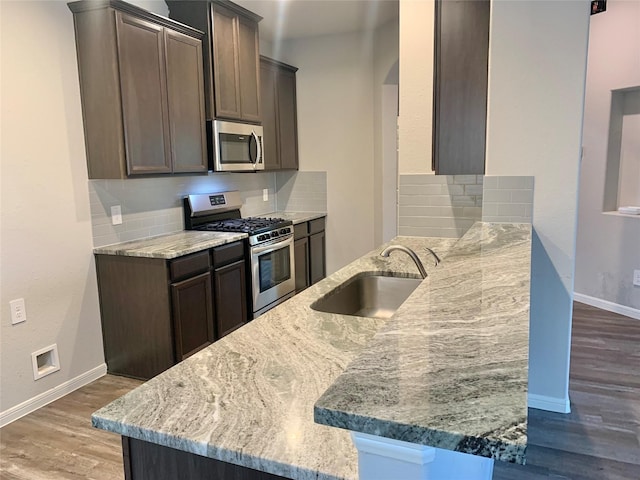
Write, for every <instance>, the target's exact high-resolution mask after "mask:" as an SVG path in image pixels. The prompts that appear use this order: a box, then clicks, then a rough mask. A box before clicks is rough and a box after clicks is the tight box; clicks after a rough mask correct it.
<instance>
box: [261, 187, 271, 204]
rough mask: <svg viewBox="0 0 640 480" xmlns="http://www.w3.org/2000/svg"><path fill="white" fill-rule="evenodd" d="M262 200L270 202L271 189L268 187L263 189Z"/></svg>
mask: <svg viewBox="0 0 640 480" xmlns="http://www.w3.org/2000/svg"><path fill="white" fill-rule="evenodd" d="M262 201H263V202H268V201H269V189H268V188H263V189H262Z"/></svg>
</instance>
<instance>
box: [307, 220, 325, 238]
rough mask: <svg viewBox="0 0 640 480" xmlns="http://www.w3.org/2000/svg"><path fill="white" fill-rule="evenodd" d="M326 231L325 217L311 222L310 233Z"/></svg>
mask: <svg viewBox="0 0 640 480" xmlns="http://www.w3.org/2000/svg"><path fill="white" fill-rule="evenodd" d="M322 231H324V217H322V218H316V219H315V220H311V221H310V222H309V235H313V234H314V233H318V232H322Z"/></svg>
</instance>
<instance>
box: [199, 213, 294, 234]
mask: <svg viewBox="0 0 640 480" xmlns="http://www.w3.org/2000/svg"><path fill="white" fill-rule="evenodd" d="M283 224H290V222H287V221H286V220H284V219H282V218H256V217H247V218H229V219H226V220H219V221H213V222H208V223H205V224H203V225H199V226H197V227H195V229H196V230H206V231H216V232H242V233H256V232H258V231H262V230H266V229H271V228H276V227H279V226H281V225H283Z"/></svg>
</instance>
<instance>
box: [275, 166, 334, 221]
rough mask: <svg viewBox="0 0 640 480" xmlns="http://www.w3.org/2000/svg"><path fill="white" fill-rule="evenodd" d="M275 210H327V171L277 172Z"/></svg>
mask: <svg viewBox="0 0 640 480" xmlns="http://www.w3.org/2000/svg"><path fill="white" fill-rule="evenodd" d="M276 189H277V210H282V211H287V210H289V211H298V212H326V211H327V172H278V173H277V174H276Z"/></svg>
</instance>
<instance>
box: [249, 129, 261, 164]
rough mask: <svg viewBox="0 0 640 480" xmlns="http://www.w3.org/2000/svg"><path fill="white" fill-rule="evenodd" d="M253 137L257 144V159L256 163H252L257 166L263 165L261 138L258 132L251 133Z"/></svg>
mask: <svg viewBox="0 0 640 480" xmlns="http://www.w3.org/2000/svg"><path fill="white" fill-rule="evenodd" d="M251 136H252V137H253V140H254V141H255V142H256V159H255V161H252V163H253V164H254V165H255V164H258V163H262V143H261V142H260V137H259V136H258V134H257V133H256V132H254V131H251Z"/></svg>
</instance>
